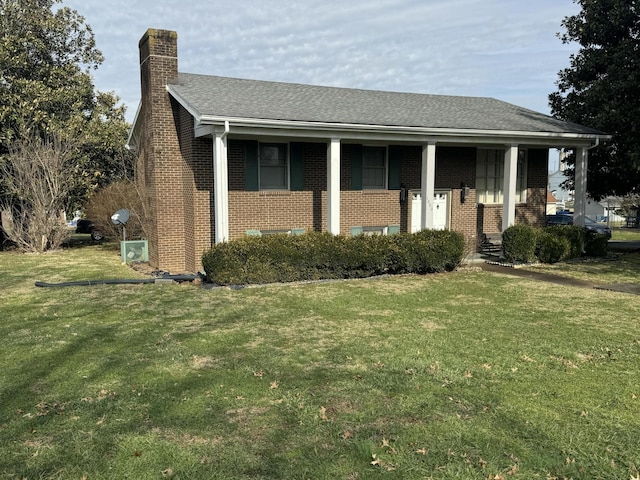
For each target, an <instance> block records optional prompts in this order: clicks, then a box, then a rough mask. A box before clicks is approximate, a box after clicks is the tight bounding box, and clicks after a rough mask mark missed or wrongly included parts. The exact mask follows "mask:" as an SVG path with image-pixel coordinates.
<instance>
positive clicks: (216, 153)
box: [213, 131, 229, 243]
mask: <svg viewBox="0 0 640 480" xmlns="http://www.w3.org/2000/svg"><path fill="white" fill-rule="evenodd" d="M213 135H214V136H213V195H214V219H215V221H214V222H215V238H214V241H215V243H222V242H226V241H228V240H229V178H228V171H227V137H226V132H218V131H216V132H214V134H213Z"/></svg>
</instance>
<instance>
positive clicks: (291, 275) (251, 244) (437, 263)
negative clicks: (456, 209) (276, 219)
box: [202, 230, 464, 285]
mask: <svg viewBox="0 0 640 480" xmlns="http://www.w3.org/2000/svg"><path fill="white" fill-rule="evenodd" d="M463 254H464V236H463V235H462V234H461V233H458V232H450V231H446V230H443V231H435V230H424V231H422V232H419V233H415V234H407V233H399V234H395V235H388V236H386V235H372V236H365V235H358V236H355V237H344V236H341V235H331V234H329V233H317V232H308V233H305V234H304V235H292V236H290V235H284V234H283V235H268V236H263V237H249V236H247V237H244V238H241V239H237V240H232V241H230V242H226V243H220V244H216V245H214V246H213V247H212V248H211V249H210V250H209V251H208V252H206V253H205V254H204V255H203V257H202V265H203V267H204V271H205V273H206V275H207V279H208V281H209V282H212V283H215V284H218V285H234V284H235V285H241V284H255V283H276V282H293V281H301V280H319V279H336V278H364V277H371V276H374V275H382V274H402V273H420V274H422V273H435V272H443V271H451V270H453V269H455V268H456V267H457V266H458V265H459V264H460V262H461V261H462V256H463Z"/></svg>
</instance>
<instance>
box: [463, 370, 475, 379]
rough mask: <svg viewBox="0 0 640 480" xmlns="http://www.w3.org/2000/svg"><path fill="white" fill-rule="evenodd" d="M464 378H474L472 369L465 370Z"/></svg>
mask: <svg viewBox="0 0 640 480" xmlns="http://www.w3.org/2000/svg"><path fill="white" fill-rule="evenodd" d="M464 378H473V374H472V373H471V372H470V371H468V370H467V371H466V372H464Z"/></svg>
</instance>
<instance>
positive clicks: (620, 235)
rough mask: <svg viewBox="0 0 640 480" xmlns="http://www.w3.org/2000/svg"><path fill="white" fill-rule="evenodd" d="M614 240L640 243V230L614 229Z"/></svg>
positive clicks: (612, 234)
mask: <svg viewBox="0 0 640 480" xmlns="http://www.w3.org/2000/svg"><path fill="white" fill-rule="evenodd" d="M611 239H612V240H624V241H636V242H640V229H639V228H625V227H617V228H616V227H614V228H612V229H611Z"/></svg>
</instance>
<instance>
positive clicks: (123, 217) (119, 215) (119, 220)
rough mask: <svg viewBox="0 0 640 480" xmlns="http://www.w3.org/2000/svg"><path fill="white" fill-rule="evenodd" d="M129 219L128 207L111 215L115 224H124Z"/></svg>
mask: <svg viewBox="0 0 640 480" xmlns="http://www.w3.org/2000/svg"><path fill="white" fill-rule="evenodd" d="M127 220H129V210H127V209H126V208H121V209H120V210H118V211H117V212H116V213H114V214H113V215H111V221H112V222H113V223H114V224H115V225H124V224H125V223H127Z"/></svg>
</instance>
